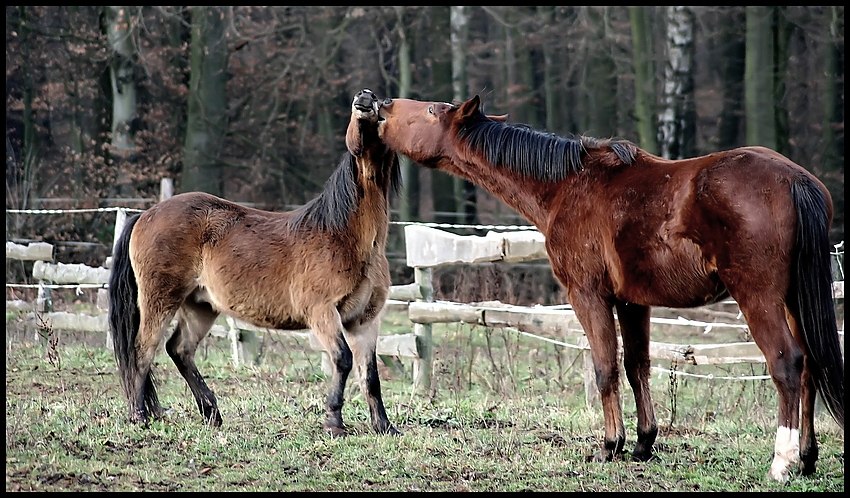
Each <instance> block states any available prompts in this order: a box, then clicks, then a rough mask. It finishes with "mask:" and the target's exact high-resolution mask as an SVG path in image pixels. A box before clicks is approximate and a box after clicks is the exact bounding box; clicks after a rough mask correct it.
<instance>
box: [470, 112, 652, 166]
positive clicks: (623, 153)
mask: <svg viewBox="0 0 850 498" xmlns="http://www.w3.org/2000/svg"><path fill="white" fill-rule="evenodd" d="M457 136H458V138H459V139H460V140H461V141H463V142H465V143H466V144H468V145H469V146H470V147H471V148H473V149H474V150H478V151H481V152H483V153H484V157H485V158H486V159H487V160H488V161H489V162H490V163H491V164H493V165H496V166H503V167H505V168H508V169H510V170H511V171H514V172H516V173H519V174H521V175H524V176H528V177H531V178H535V179H538V180H542V181H560V180H563V179H564V178H566V177H567V175H569V174H571V173H576V172H578V171H581V170H582V169H583V168H584V165H583V163H582V158H583V156H584V154H585V153H587V151H588V150H589V149H599V148H603V147H610V148H611V150H612V151H613V152H614V154H616V155H617V158H618V159H619V160H620V161H622V162H623V163H624V164H632V163H633V162H634V160H635V154H636V152H637V147H636V146H635V144H633V143H632V142H629V141H628V140H619V139H599V138H593V137H585V136H573V135H570V136H565V137H562V136H558V135H555V134H554V133H548V132H542V131H538V130H535V129H533V128H531V127H530V126H528V125H524V124H516V123H504V122H501V121H495V120H491V119H488V118H486V117H484V116H483V115H482V116H480V118H479V119H475V118H473V119H471V120H470V121H469V122H466V123H464V124H463V125H462V126H461V127H460V129H459V130H458V134H457Z"/></svg>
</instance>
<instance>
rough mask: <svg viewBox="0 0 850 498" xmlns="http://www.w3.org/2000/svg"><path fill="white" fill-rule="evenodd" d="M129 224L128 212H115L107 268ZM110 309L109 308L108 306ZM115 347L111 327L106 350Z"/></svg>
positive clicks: (107, 334) (120, 210)
mask: <svg viewBox="0 0 850 498" xmlns="http://www.w3.org/2000/svg"><path fill="white" fill-rule="evenodd" d="M126 222H127V211H125V210H124V209H123V208H120V207H119V208H118V209H117V210H116V211H115V231H114V232H113V234H112V250H111V251H110V252H109V254H110V255H109V257H108V258H107V260H106V261H107V264H106V265H105V266H106V267H107V268H111V267H112V254H114V253H115V245H116V244H118V239H120V238H121V232H123V231H124V224H125V223H126ZM106 292H107V298H105V299H104V301H107V302H108V295H109V289H106ZM99 294H100V292H98V301H99V300H100V295H99ZM107 309H108V306H107ZM114 347H115V346H114V345H113V344H112V334H110V333H109V327H107V329H106V349H108V350H110V351H112V349H113V348H114Z"/></svg>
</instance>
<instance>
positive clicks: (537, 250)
mask: <svg viewBox="0 0 850 498" xmlns="http://www.w3.org/2000/svg"><path fill="white" fill-rule="evenodd" d="M101 209H104V210H105V209H108V210H115V211H116V223H115V237H116V238H117V237H118V235H119V234H120V232H121V230H122V228H123V224H124V220H125V218H126V213H127V211H136V210H133V209H124V208H101ZM50 211H61V210H50ZM38 214H44V213H42V212H39V213H38ZM400 224H403V226H404V232H405V249H406V258H407V265H408V266H410V267H412V268H413V270H414V282H412V283H409V284H404V285H394V286H392V287H391V288H390V296H389V301H388V302H387V306H386V309H388V310H396V311H404V312H406V313H407V316H408V318H409V320H410V322H411V325H412V332H411V333H407V334H398V335H381V336H379V340H378V346H377V353H378V354H379V355H387V356H398V357H401V358H407V359H411V360H412V361H413V382H414V386H415V387H416V389H417V390H418V391H420V392H427V391H428V390H429V389H430V385H431V375H432V357H433V348H434V344H433V342H434V341H433V334H432V324H435V323H467V324H474V325H479V326H483V327H487V328H509V329H512V330H516V331H518V332H519V333H521V334H523V335H524V336H526V337H530V338H534V339H536V340H542V341H547V342H550V343H554V344H557V345H559V346H562V347H566V348H572V349H576V350H580V351H582V354H583V356H584V365H585V369H584V376H585V394H586V400H587V403H588V404H591V403H593V402H595V397H596V388H595V381H594V376H593V368H592V362H591V360H590V354H589V348H588V345H587V340H586V338H585V337H584V335H583V331H582V328H581V325H580V324H579V322H578V320H577V318H576V316H575V313H574V312H573V310H572V309H571V307H570V306H569V305H560V306H531V307H523V306H513V305H507V304H503V303H499V302H487V303H456V302H449V301H435V300H434V299H433V295H434V291H433V287H432V284H431V278H432V270H433V269H434V268H436V267H439V266H442V265H448V264H456V263H464V264H475V263H480V262H496V261H500V262H506V263H519V262H525V261H541V260H547V259H548V257H547V254H546V250H545V240H544V238H543V235H542V234H540V233H539V232H536V231H533V230H522V231H508V232H498V233H497V232H493V231H491V232H489V233H487V234H486V235H484V236H476V235H456V234H453V233H449V232H446V231H443V230H438V229H436V228H434V225H437V226H439V225H441V224H420V223H412V222H405V223H400ZM479 228H485V229H486V228H490V226H482V227H479ZM505 228H511V227H502V226H498V229H505ZM523 228H525V227H523ZM841 247H843V244H842V245H841ZM836 249H837V248H836ZM835 254H837V253H834V255H835ZM840 254H841V255H842V256H843V252H841V253H840ZM6 258H7V259H18V260H22V261H34V264H33V271H32V273H33V278H34V279H36V280H38V282H39V283H38V284H9V283H7V284H6V286H7V287H23V286H26V287H37V288H38V289H39V293H38V298H37V300H36V305H35V306H34V308H35V311H34V312H33V313H30V314H29V315H28V320H29V323H30V324H31V325H33V326H39V325H40V324H42V325H43V324H45V323H46V324H48V325H49V326H51V327H53V328H55V329H67V330H75V331H84V332H100V333H106V338H107V344H108V345H109V346H111V344H110V342H111V341H110V338H109V334H108V327H107V323H106V306H107V304H106V303H107V299H106V297H107V294H106V293H107V292H108V289H107V287H108V285H107V284H108V278H109V270H108V266H109V261H108V260H107V261H106V262H105V264H104V267H90V266H87V265H82V264H65V263H59V262H53V261H52V260H53V248H52V246H50V244H46V243H43V242H35V243H30V244H27V245H23V244H17V243H14V242H7V243H6ZM838 263H839V265H840V264H841V263H842V261H841V260H840V259H838ZM840 269H841V276H842V280H841V281H836V282H834V283H833V296H834V298H835V299H844V282H843V266H840ZM63 287H64V288H78V289H82V288H84V287H89V288H97V289H98V299H97V301H98V308H99V310H100V313H98V314H94V315H91V314H81V313H77V314H72V313H66V312H57V311H52V310H51V309H50V289H51V288H63ZM25 304H26V303H22V302H20V301H12V302H10V301H7V310H9V309H21V308H23V307H25ZM727 304H734V301H728V302H727ZM718 320H721V321H718ZM650 323H651V325H652V326H653V327H654V328H656V329H657V328H659V327H699V328H702V329H703V331H708V330H711V329H714V328H718V329H719V328H728V329H737V330H740V331H742V332H747V331H748V327H747V325H746V323H745V322H743V321H741V320H740V316H736V315H735V314H734V313H730V312H723V311H712V310H708V309H706V310H705V317H704V319H702V320H698V319H689V318H685V317H682V316H675V317H664V316H655V315H653V316H652V317H651V318H650ZM226 324H227V325H226V326H223V325H220V324H217V325H215V326H214V327H213V329H212V330H211V334H212V335H214V336H218V337H226V338H229V339H230V341H231V344H232V351H233V362H234V364H236V365H239V364H243V363H246V362H251V361H254V356H253V351H254V350H255V349H256V348H254V347H253V346H252V345H254V344H255V343H256V342H257V340H258V339H259V338H260V337H261V336H262V335H263V334H288V335H290V336H295V337H301V338H304V339H307V340H308V345H309V348H310V349H311V350H314V351H323V349H322V346H321V345H320V344H319V343H318V341H317V340H315V338H314V337H313V336H312V334H310V333H309V330H302V331H280V330H274V329H265V328H260V327H255V326H253V325H251V324H248V323H245V322H242V321H240V320H235V319H232V318H227V319H226ZM840 333H841V334H842V335H843V320H842V321H841V331H840ZM842 351H843V341H842ZM650 357H651V358H652V359H655V360H663V361H665V362H669V363H670V364H672V365H678V364H689V365H718V364H730V363H764V362H765V359H764V357H763V355H762V354H761V351H760V350H759V349H758V347H757V346H756V345H755V343H753V342H749V341H741V342H733V343H726V344H670V343H663V342H655V341H652V342H650ZM323 358H324V361H323V364H324V365H325V367H326V368H327V367H328V366H329V363H328V358H327V355H326V354H325V355H323ZM705 377H711V376H710V375H708V376H705Z"/></svg>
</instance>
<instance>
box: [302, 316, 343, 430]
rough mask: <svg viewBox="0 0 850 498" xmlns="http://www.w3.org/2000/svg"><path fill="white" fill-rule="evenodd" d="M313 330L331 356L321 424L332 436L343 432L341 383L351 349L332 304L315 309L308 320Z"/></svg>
mask: <svg viewBox="0 0 850 498" xmlns="http://www.w3.org/2000/svg"><path fill="white" fill-rule="evenodd" d="M310 328H311V329H312V330H313V334H315V335H316V338H317V339H319V342H321V343H322V346H323V347H324V348H325V351H326V352H327V353H328V355H329V356H330V358H331V364H332V366H333V374H332V375H331V381H330V388H329V389H328V396H327V399H326V401H325V415H326V419H325V422H324V424H323V425H322V427H323V428H324V429H325V430H326V431H327V432H328V433H329V434H331V435H332V436H345V435H347V433H346V430H345V424H344V423H343V421H342V405H343V402H344V395H345V383H346V382H347V381H348V374H349V373H351V367H352V362H351V349H350V348H349V347H348V344H346V342H345V338H344V337H343V335H342V331H343V330H344V328H343V326H342V321H341V320H340V317H339V313H338V312H337V311H336V309H334V308H330V309H329V310H327V311H325V312H319V313H316V314H315V316H314V317H313V319H312V320H311V323H310Z"/></svg>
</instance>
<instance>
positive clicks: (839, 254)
mask: <svg viewBox="0 0 850 498" xmlns="http://www.w3.org/2000/svg"><path fill="white" fill-rule="evenodd" d="M121 211H123V212H134V213H140V212H144V211H145V210H144V209H138V208H129V207H120V206H113V207H100V208H72V209H7V210H6V213H7V214H31V215H60V214H81V213H103V212H116V213H118V212H121ZM390 224H393V225H401V226H406V225H417V226H425V227H430V228H442V229H475V230H505V231H513V230H537V227H535V226H533V225H496V224H461V223H435V222H422V221H391V222H390ZM833 248H834V250H833V251H830V255H831V256H832V257H833V260H834V261H835V263H836V268H835V269H836V270H837V272H838V273H839V274H840V277H841V279H842V280H843V278H844V269H843V262H842V259H843V254H844V250H843V249H844V241H843V240H842V241H840V242H839V243H837V244H834V246H833ZM6 287H7V288H36V289H46V288H49V289H75V292H76V293H77V294H78V295H80V294H82V289H104V288H107V285H106V284H82V283H80V284H46V283H38V284H16V283H7V284H6ZM680 319H681V317H680ZM705 325H707V327H708V328H709V329H710V328H711V326H712V325H713V324H705ZM741 326H742V327H746V326H745V325H741ZM506 328H508V329H509V330H511V331H513V332H515V333H517V334H519V335H522V336H526V337H529V338H533V339H536V340H540V341H544V342H548V343H551V344H553V345H556V346H559V347H565V348H569V349H577V350H587V349H589V348H588V347H587V346H579V345H575V344H570V343H567V342H563V341H559V340H555V339H552V338H549V337H544V336H540V335H537V334H532V333H529V332H526V331H522V330H519V329H517V328H514V327H506ZM651 368H652V370H653V371H656V372H659V373H666V374H670V375H676V376H685V377H694V378H702V379H709V380H739V381H741V380H768V379H770V378H771V377H770V376H769V375H751V376H720V375H714V374H696V373H690V372H683V371H680V370H670V369H667V368H663V367H658V366H652V367H651Z"/></svg>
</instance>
